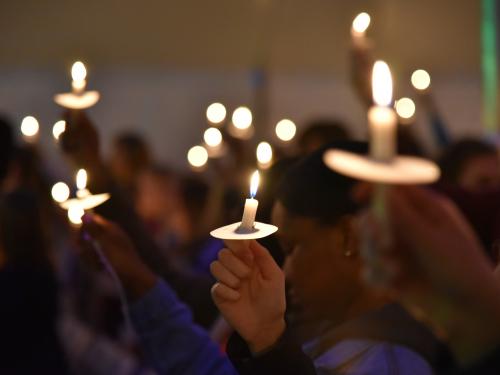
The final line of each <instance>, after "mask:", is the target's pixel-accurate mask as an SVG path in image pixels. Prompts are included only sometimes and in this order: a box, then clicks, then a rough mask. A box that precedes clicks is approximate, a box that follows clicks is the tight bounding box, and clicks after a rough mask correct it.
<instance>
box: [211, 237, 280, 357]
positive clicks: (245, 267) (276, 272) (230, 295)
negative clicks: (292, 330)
mask: <svg viewBox="0 0 500 375" xmlns="http://www.w3.org/2000/svg"><path fill="white" fill-rule="evenodd" d="M226 246H227V248H225V249H222V250H221V251H220V253H219V257H218V260H217V261H215V262H213V263H212V264H211V271H212V274H213V275H214V277H215V278H216V279H217V280H218V282H217V283H216V284H215V285H214V286H213V288H212V296H213V299H214V301H215V303H216V305H217V307H218V308H219V310H220V311H221V313H222V315H223V316H224V318H225V319H226V320H227V321H228V323H229V324H230V325H231V326H232V327H233V328H234V329H235V330H236V331H237V332H238V333H239V334H240V335H241V336H242V337H243V339H244V340H245V341H246V342H247V343H248V345H249V347H250V350H252V351H253V352H255V353H257V352H260V351H263V350H265V349H267V348H269V347H271V346H272V345H273V344H274V343H276V342H277V341H278V339H279V338H280V337H281V335H282V334H283V332H284V330H285V320H284V314H285V308H286V302H285V278H284V275H283V272H282V271H281V269H280V268H279V267H278V265H277V264H276V262H275V261H274V259H273V258H272V257H271V255H270V254H269V252H268V251H267V250H266V249H265V248H264V247H262V246H261V245H259V244H258V243H257V242H256V241H227V242H226Z"/></svg>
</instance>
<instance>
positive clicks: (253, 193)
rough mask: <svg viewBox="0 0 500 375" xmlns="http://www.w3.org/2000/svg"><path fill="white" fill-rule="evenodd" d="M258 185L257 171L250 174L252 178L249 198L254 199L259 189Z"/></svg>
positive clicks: (258, 176)
mask: <svg viewBox="0 0 500 375" xmlns="http://www.w3.org/2000/svg"><path fill="white" fill-rule="evenodd" d="M259 183H260V174H259V171H255V172H253V173H252V177H251V178H250V196H251V197H252V198H255V196H256V195H257V189H258V188H259Z"/></svg>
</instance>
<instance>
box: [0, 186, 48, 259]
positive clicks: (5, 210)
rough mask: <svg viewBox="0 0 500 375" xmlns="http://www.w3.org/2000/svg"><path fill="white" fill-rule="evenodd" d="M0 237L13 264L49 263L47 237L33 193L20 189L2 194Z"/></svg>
mask: <svg viewBox="0 0 500 375" xmlns="http://www.w3.org/2000/svg"><path fill="white" fill-rule="evenodd" d="M0 241H1V243H2V246H3V250H4V251H5V255H6V258H7V262H8V263H9V264H11V265H16V266H24V267H40V266H42V267H48V265H49V261H48V254H47V239H46V237H45V232H44V229H43V225H42V218H41V212H40V207H39V204H38V202H37V199H36V197H35V195H34V194H33V193H31V192H28V191H23V190H17V191H14V192H12V193H8V194H6V195H4V196H2V197H1V199H0Z"/></svg>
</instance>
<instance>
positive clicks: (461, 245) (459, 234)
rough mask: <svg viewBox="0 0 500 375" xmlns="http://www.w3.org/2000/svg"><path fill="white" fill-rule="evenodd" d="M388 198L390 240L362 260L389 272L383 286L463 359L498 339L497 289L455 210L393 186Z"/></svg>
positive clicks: (433, 197)
mask: <svg viewBox="0 0 500 375" xmlns="http://www.w3.org/2000/svg"><path fill="white" fill-rule="evenodd" d="M385 198H386V204H387V209H388V217H389V222H388V224H389V230H390V232H391V236H392V242H391V243H390V246H386V247H385V248H384V247H379V248H378V249H377V251H375V255H374V256H372V257H368V258H366V257H365V263H366V266H367V269H368V271H369V273H370V272H371V271H373V270H375V272H376V273H379V274H380V273H382V274H383V273H384V272H385V274H386V277H385V278H383V277H382V278H379V279H382V280H384V281H385V284H384V286H385V287H386V288H387V289H389V290H390V291H391V292H393V293H394V295H395V296H396V297H397V298H399V299H400V300H401V301H402V302H403V303H404V304H405V305H406V306H408V307H409V309H410V311H412V312H414V313H416V315H417V317H425V318H426V319H429V320H430V321H431V322H432V323H433V325H434V326H435V327H438V328H440V329H441V330H442V331H443V332H444V333H445V334H446V337H447V339H448V340H449V342H450V346H451V348H452V350H453V351H454V353H455V354H456V356H457V358H458V359H459V360H461V361H462V362H467V361H469V360H471V359H473V358H474V357H475V356H477V355H480V353H482V352H483V351H484V350H485V348H488V347H489V346H491V345H493V344H494V343H496V342H499V341H500V331H495V329H492V328H493V326H495V325H496V326H499V327H500V319H498V316H500V315H499V313H500V306H499V303H498V301H499V299H500V298H499V297H500V288H499V285H498V283H497V282H496V281H495V279H494V277H493V267H492V265H491V264H490V263H489V262H488V260H487V258H486V256H485V255H484V251H483V250H482V249H481V246H480V244H479V241H478V239H477V238H476V236H475V234H474V233H473V231H472V229H471V228H470V226H469V225H468V223H467V222H466V221H465V219H464V218H463V216H462V215H461V213H460V212H459V211H458V209H457V208H456V207H455V206H454V205H453V204H452V203H451V202H450V201H448V200H447V199H445V198H444V197H442V196H439V195H437V194H436V193H433V192H431V191H428V190H424V189H420V188H413V187H405V188H400V187H398V188H390V189H388V193H387V195H386V196H385ZM374 219H375V217H374V216H372V217H371V223H372V224H375V225H379V224H380V223H377V222H376V220H375V221H373V220H374ZM379 228H380V227H379ZM374 231H375V232H376V231H377V228H373V227H372V232H374ZM372 255H373V254H372ZM495 319H497V321H496V322H494V320H495ZM492 320H493V321H492Z"/></svg>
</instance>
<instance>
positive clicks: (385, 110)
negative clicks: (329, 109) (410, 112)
mask: <svg viewBox="0 0 500 375" xmlns="http://www.w3.org/2000/svg"><path fill="white" fill-rule="evenodd" d="M372 90H373V101H374V102H375V105H373V106H372V107H371V108H370V109H369V110H368V122H369V128H370V155H371V156H372V158H374V159H376V160H379V161H384V162H387V161H390V160H391V159H392V158H393V157H394V155H395V154H396V123H397V117H396V113H395V112H394V110H393V109H392V107H390V105H391V102H392V78H391V72H390V70H389V66H388V65H387V64H386V63H385V62H383V61H377V62H376V63H375V65H374V66H373V72H372Z"/></svg>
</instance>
